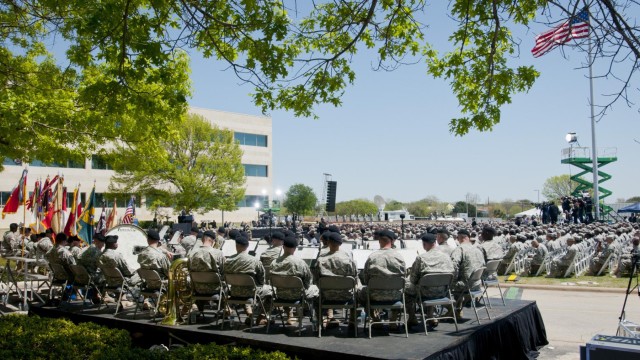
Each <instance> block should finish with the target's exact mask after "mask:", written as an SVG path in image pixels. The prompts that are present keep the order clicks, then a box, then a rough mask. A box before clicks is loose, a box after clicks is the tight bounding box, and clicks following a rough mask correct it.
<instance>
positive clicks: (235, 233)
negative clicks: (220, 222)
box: [229, 229, 240, 240]
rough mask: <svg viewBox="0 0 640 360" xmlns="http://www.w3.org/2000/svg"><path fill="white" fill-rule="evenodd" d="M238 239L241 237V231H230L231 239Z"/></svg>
mask: <svg viewBox="0 0 640 360" xmlns="http://www.w3.org/2000/svg"><path fill="white" fill-rule="evenodd" d="M238 237H240V231H238V230H236V229H233V230H231V231H229V238H231V239H233V240H236V239H237V238H238Z"/></svg>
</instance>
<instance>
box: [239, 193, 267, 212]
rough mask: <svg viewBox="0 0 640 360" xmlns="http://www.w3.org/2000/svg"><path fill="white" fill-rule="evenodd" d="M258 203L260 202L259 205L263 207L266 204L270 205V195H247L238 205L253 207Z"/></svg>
mask: <svg viewBox="0 0 640 360" xmlns="http://www.w3.org/2000/svg"><path fill="white" fill-rule="evenodd" d="M256 203H258V207H259V208H261V209H262V208H263V207H264V206H265V204H266V205H267V206H268V204H269V197H268V196H263V195H245V197H244V199H242V200H240V202H238V207H241V208H242V207H243V208H252V207H255V206H256Z"/></svg>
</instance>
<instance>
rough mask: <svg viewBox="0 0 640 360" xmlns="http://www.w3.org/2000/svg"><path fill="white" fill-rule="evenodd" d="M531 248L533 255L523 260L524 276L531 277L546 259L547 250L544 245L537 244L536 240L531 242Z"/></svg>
mask: <svg viewBox="0 0 640 360" xmlns="http://www.w3.org/2000/svg"><path fill="white" fill-rule="evenodd" d="M531 247H533V249H534V250H533V255H532V256H529V257H528V258H526V259H525V260H524V275H525V276H532V275H535V274H536V273H537V272H538V269H539V268H540V266H542V263H543V262H544V259H545V258H546V257H547V254H548V253H549V250H547V247H546V246H545V245H544V244H541V243H540V242H538V240H533V241H531Z"/></svg>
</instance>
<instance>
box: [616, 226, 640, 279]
mask: <svg viewBox="0 0 640 360" xmlns="http://www.w3.org/2000/svg"><path fill="white" fill-rule="evenodd" d="M639 245H640V233H635V237H634V238H633V240H631V246H629V247H627V248H626V249H625V250H624V252H623V253H622V255H620V261H619V264H618V268H617V269H616V273H615V275H616V276H617V277H627V276H630V275H632V274H631V270H632V266H633V260H634V257H637V256H640V246H639ZM637 265H640V263H638V264H636V266H637ZM636 271H637V267H636Z"/></svg>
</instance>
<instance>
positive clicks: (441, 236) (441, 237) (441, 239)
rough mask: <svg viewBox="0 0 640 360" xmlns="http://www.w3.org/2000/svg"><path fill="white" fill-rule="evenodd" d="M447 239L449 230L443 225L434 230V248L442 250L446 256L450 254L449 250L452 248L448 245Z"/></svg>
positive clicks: (451, 250)
mask: <svg viewBox="0 0 640 360" xmlns="http://www.w3.org/2000/svg"><path fill="white" fill-rule="evenodd" d="M448 240H449V230H447V229H446V228H444V227H441V228H438V229H437V230H436V241H437V242H438V245H437V246H436V249H437V250H438V251H441V252H443V253H444V254H446V255H447V256H451V252H453V249H454V248H453V247H451V246H450V245H449V243H448Z"/></svg>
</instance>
